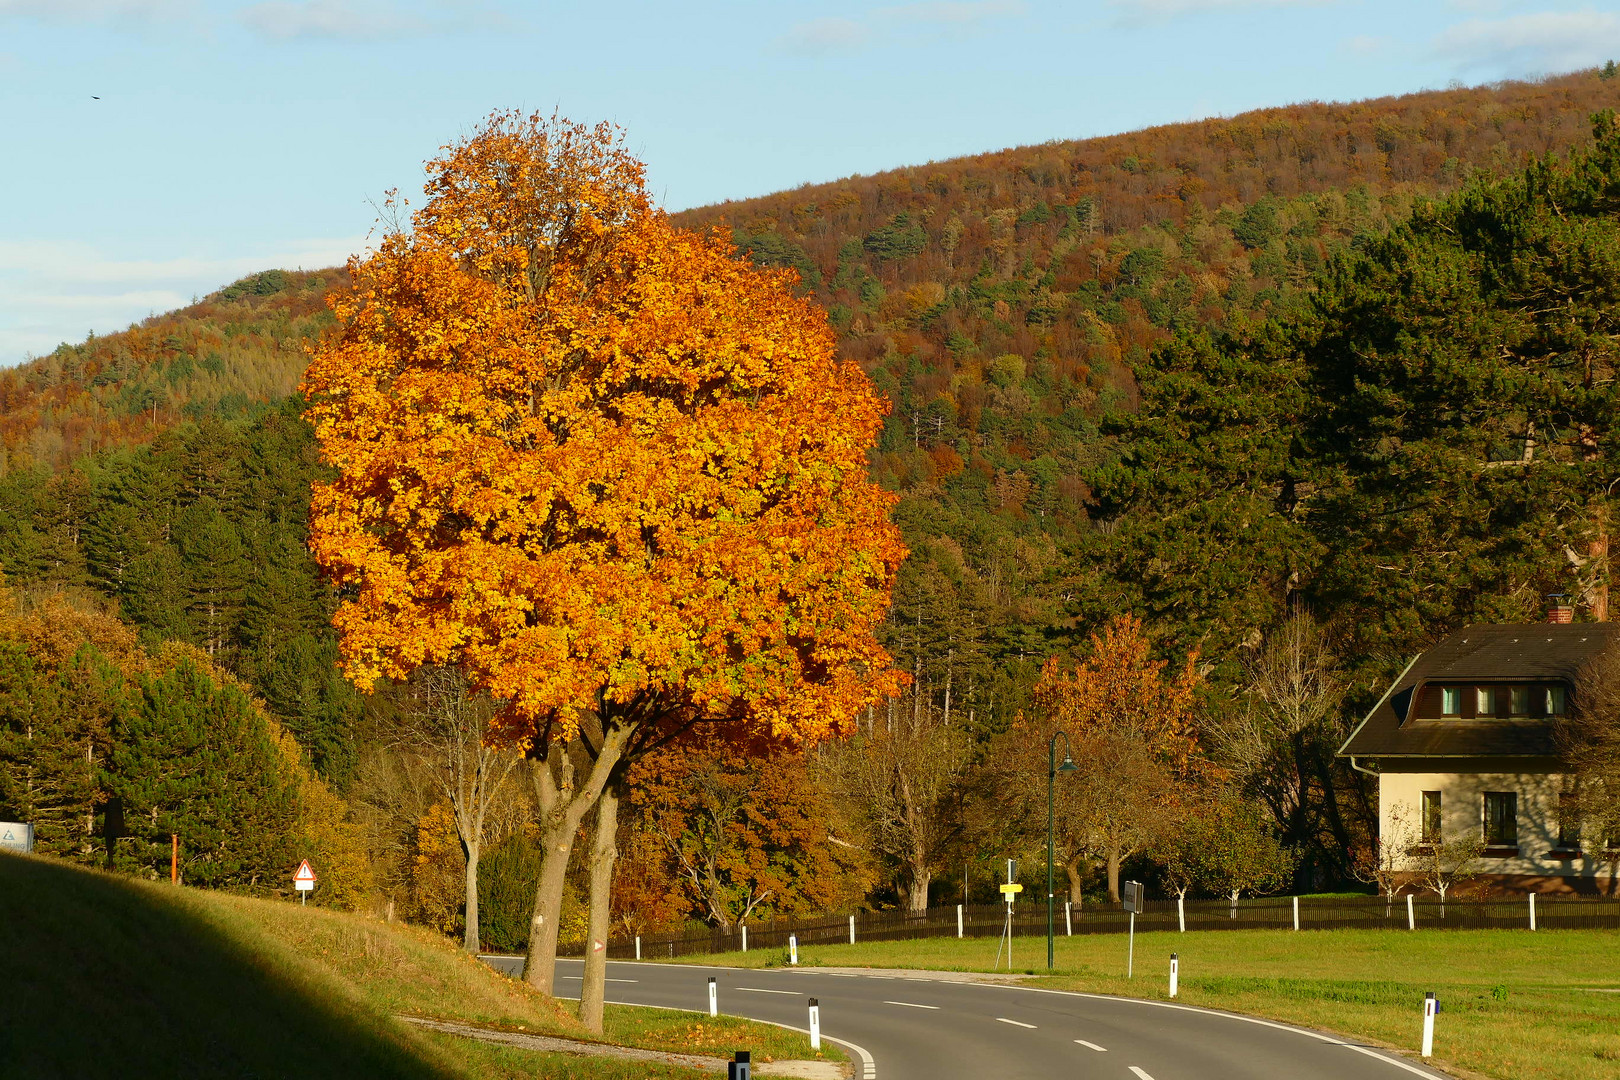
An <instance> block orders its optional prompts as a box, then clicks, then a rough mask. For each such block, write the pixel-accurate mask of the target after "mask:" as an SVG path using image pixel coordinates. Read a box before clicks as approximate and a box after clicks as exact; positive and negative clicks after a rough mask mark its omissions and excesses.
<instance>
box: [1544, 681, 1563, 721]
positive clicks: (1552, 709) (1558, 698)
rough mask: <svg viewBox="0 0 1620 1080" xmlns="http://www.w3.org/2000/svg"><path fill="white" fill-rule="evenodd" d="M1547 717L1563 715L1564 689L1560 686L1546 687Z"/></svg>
mask: <svg viewBox="0 0 1620 1080" xmlns="http://www.w3.org/2000/svg"><path fill="white" fill-rule="evenodd" d="M1547 715H1548V716H1563V715H1564V688H1563V687H1562V686H1549V687H1547Z"/></svg>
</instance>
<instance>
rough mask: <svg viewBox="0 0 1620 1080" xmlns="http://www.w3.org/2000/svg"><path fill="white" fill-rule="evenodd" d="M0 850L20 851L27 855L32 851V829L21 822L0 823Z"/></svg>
mask: <svg viewBox="0 0 1620 1080" xmlns="http://www.w3.org/2000/svg"><path fill="white" fill-rule="evenodd" d="M0 850H5V851H20V852H22V853H23V854H25V855H26V854H28V853H29V852H30V851H33V850H34V827H33V826H32V825H29V824H28V823H26V822H22V821H0Z"/></svg>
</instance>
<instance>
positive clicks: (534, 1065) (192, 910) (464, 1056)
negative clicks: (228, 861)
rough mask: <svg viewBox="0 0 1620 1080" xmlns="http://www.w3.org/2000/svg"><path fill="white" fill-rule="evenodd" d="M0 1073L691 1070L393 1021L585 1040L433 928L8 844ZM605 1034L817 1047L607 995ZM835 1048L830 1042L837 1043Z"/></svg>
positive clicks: (553, 1005) (741, 1024) (691, 1043)
mask: <svg viewBox="0 0 1620 1080" xmlns="http://www.w3.org/2000/svg"><path fill="white" fill-rule="evenodd" d="M0 986H4V987H5V990H6V1022H5V1024H4V1025H0V1061H4V1062H5V1066H4V1069H3V1070H0V1071H3V1072H4V1073H5V1075H7V1076H17V1077H34V1076H42V1077H43V1076H50V1077H56V1076H64V1077H65V1076H74V1077H95V1076H114V1075H116V1076H120V1077H144V1076H154V1077H155V1076H163V1077H171V1076H187V1077H205V1078H206V1077H225V1076H231V1077H240V1076H287V1075H293V1074H294V1073H295V1072H298V1071H300V1070H303V1072H302V1074H303V1075H309V1076H342V1077H346V1078H347V1077H352V1078H365V1077H390V1078H401V1080H430V1078H431V1080H496V1078H499V1080H505V1078H509V1077H513V1078H515V1077H519V1076H522V1077H540V1078H543V1080H550V1078H559V1080H560V1078H562V1077H581V1078H591V1080H630V1078H632V1077H634V1078H637V1080H640V1078H668V1080H676V1078H680V1080H688V1078H694V1077H697V1076H700V1075H705V1074H701V1073H698V1072H694V1071H693V1070H690V1069H685V1068H680V1067H673V1066H661V1065H651V1064H648V1063H645V1062H621V1061H614V1060H610V1059H606V1058H597V1057H590V1058H586V1057H578V1056H573V1055H565V1054H545V1053H537V1052H533V1051H528V1050H520V1049H513V1048H507V1047H499V1046H492V1045H490V1044H487V1043H481V1042H477V1041H475V1040H471V1039H461V1038H457V1037H455V1036H450V1035H441V1034H437V1033H432V1032H425V1031H421V1030H419V1029H415V1028H412V1027H411V1026H409V1025H408V1024H405V1023H403V1022H401V1021H400V1020H397V1019H395V1017H396V1015H397V1014H407V1015H416V1016H425V1017H436V1018H439V1019H445V1020H455V1021H463V1022H469V1023H473V1024H480V1025H485V1026H492V1027H500V1028H506V1029H510V1030H522V1031H525V1032H531V1033H535V1034H544V1035H555V1036H559V1037H564V1038H574V1039H583V1038H589V1036H587V1035H586V1034H585V1033H584V1032H583V1031H582V1029H581V1028H580V1026H579V1023H578V1020H577V1019H576V1018H575V1016H574V1015H572V1013H571V1011H570V1008H571V1007H570V1005H569V1003H559V1002H556V1001H552V1000H550V999H547V998H545V997H543V996H541V995H539V994H536V993H534V992H533V991H531V990H529V989H528V987H527V986H525V985H523V984H522V983H519V982H515V981H513V980H510V979H507V978H505V977H503V976H501V975H499V974H497V973H495V972H493V971H491V970H490V969H489V968H487V967H486V966H485V965H484V964H482V963H480V962H479V961H477V960H476V959H474V958H472V957H469V956H467V955H466V954H465V953H462V952H460V951H459V950H457V949H456V948H455V947H454V946H453V945H451V944H450V943H448V942H446V941H445V940H444V939H443V938H440V937H438V936H437V935H434V934H430V933H427V932H424V931H420V930H417V929H414V928H411V927H406V926H401V925H398V924H386V923H380V922H377V921H375V920H370V919H363V918H360V917H357V916H353V915H345V914H341V913H338V912H332V911H325V910H321V909H317V908H300V907H298V906H296V905H292V904H287V903H281V902H276V901H269V900H255V899H250V898H247V897H240V896H229V895H225V894H222V893H210V892H205V891H202V890H197V889H175V888H173V887H172V886H168V885H166V884H163V885H156V884H148V883H144V882H138V881H131V880H129V879H127V878H123V877H116V876H113V875H108V874H100V873H95V872H92V871H85V870H80V869H77V868H74V867H70V866H67V865H64V864H62V863H57V862H53V861H50V860H46V859H37V858H24V857H19V856H13V855H0ZM607 1028H608V1031H607V1036H606V1040H605V1041H609V1042H613V1043H619V1044H622V1045H631V1046H641V1047H647V1048H651V1049H657V1050H665V1051H670V1052H675V1053H686V1054H708V1055H712V1056H716V1057H729V1056H730V1052H731V1051H732V1050H733V1049H739V1048H748V1049H751V1050H753V1051H754V1053H755V1059H756V1060H772V1059H778V1060H779V1059H783V1058H812V1057H815V1056H817V1055H816V1054H814V1053H813V1052H812V1051H811V1050H810V1048H809V1044H808V1040H806V1039H805V1038H804V1037H802V1036H799V1035H797V1034H795V1033H793V1032H788V1031H783V1030H781V1029H779V1028H775V1027H770V1026H768V1025H763V1024H753V1023H749V1022H748V1021H743V1020H735V1019H728V1018H725V1017H722V1018H719V1019H718V1020H711V1019H709V1018H708V1017H707V1016H700V1015H697V1014H691V1013H680V1012H673V1011H665V1010H655V1009H630V1008H623V1007H618V1006H609V1007H608V1019H607ZM827 1056H836V1051H835V1052H833V1054H831V1055H827Z"/></svg>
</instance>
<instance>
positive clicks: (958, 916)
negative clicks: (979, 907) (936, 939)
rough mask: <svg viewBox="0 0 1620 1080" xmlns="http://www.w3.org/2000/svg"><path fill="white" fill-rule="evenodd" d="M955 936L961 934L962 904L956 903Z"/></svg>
mask: <svg viewBox="0 0 1620 1080" xmlns="http://www.w3.org/2000/svg"><path fill="white" fill-rule="evenodd" d="M956 936H957V937H961V936H962V905H961V904H957V905H956Z"/></svg>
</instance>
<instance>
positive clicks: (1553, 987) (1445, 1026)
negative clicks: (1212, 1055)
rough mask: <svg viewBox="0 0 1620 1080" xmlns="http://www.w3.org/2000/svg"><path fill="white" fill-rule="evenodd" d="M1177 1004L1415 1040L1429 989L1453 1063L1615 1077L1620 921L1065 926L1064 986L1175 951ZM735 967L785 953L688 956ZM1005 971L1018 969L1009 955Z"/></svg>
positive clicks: (1440, 1055)
mask: <svg viewBox="0 0 1620 1080" xmlns="http://www.w3.org/2000/svg"><path fill="white" fill-rule="evenodd" d="M996 946H997V942H996V940H995V939H993V938H991V939H985V938H977V939H975V938H967V939H960V940H959V939H956V938H930V939H925V940H921V941H892V942H872V943H868V944H856V945H813V946H801V947H800V949H799V962H800V963H801V964H802V965H804V966H829V967H888V968H919V969H933V970H951V971H991V970H992V969H993V966H994V963H995V955H996ZM1014 947H1015V952H1014V959H1015V961H1016V962H1017V965H1018V966H1017V968H1016V969H1015V970H1017V971H1021V972H1025V973H1028V974H1044V973H1045V967H1046V964H1045V962H1046V942H1045V940H1044V939H1041V938H1017V939H1015V942H1014ZM1171 953H1176V954H1178V956H1179V958H1180V971H1181V993H1180V995H1179V1000H1180V1001H1182V1002H1184V1003H1186V1004H1189V1005H1204V1006H1209V1007H1211V1008H1218V1009H1228V1010H1231V1011H1233V1012H1241V1013H1246V1014H1249V1015H1252V1016H1263V1017H1268V1018H1270V1019H1274V1020H1282V1021H1286V1022H1290V1023H1296V1024H1301V1025H1304V1026H1307V1027H1313V1028H1318V1029H1321V1030H1325V1031H1333V1032H1337V1033H1339V1034H1341V1035H1346V1036H1350V1037H1353V1038H1358V1039H1366V1040H1369V1041H1373V1042H1377V1043H1381V1044H1384V1045H1386V1046H1391V1047H1395V1048H1397V1049H1400V1050H1405V1051H1415V1049H1416V1047H1417V1043H1418V1038H1419V1035H1420V1033H1421V1028H1422V1000H1423V994H1424V992H1425V991H1429V990H1432V991H1434V992H1436V993H1437V994H1438V995H1439V997H1440V1001H1441V1004H1442V1006H1443V1011H1442V1013H1441V1015H1440V1018H1439V1020H1438V1022H1437V1025H1436V1028H1435V1057H1434V1059H1433V1063H1434V1064H1435V1065H1437V1066H1439V1067H1440V1068H1443V1069H1447V1070H1448V1071H1451V1072H1453V1073H1457V1074H1459V1075H1465V1076H1478V1077H1488V1078H1490V1080H1537V1078H1546V1080H1554V1078H1556V1080H1613V1078H1614V1077H1616V1076H1620V993H1610V992H1606V991H1617V990H1620V931H1614V930H1551V931H1549V930H1542V931H1538V932H1535V933H1532V932H1530V931H1528V930H1457V931H1440V932H1422V931H1419V932H1417V933H1407V932H1402V931H1388V930H1303V931H1299V932H1294V931H1288V930H1228V931H1220V932H1205V933H1190V934H1176V933H1141V934H1137V935H1136V969H1135V970H1136V977H1135V978H1134V979H1127V978H1125V960H1126V956H1125V954H1126V939H1125V937H1124V936H1123V935H1113V934H1094V935H1085V936H1081V937H1073V938H1064V937H1060V938H1058V939H1057V942H1056V968H1055V970H1054V973H1053V976H1052V977H1050V978H1043V979H1041V980H1039V982H1038V983H1032V985H1039V986H1042V987H1049V988H1051V989H1058V990H1079V991H1087V992H1092V993H1103V994H1121V995H1125V996H1130V997H1144V998H1161V999H1162V998H1164V997H1166V995H1167V985H1166V984H1167V981H1168V974H1169V959H1170V954H1171ZM686 962H689V963H701V964H723V965H731V966H737V967H775V966H780V965H782V964H785V963H786V957H785V956H784V955H783V954H782V953H781V952H780V950H756V951H753V952H749V953H726V954H722V955H718V956H704V957H689V958H687V960H686ZM1003 967H1005V965H1003Z"/></svg>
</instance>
